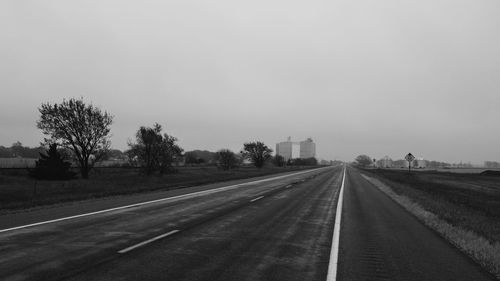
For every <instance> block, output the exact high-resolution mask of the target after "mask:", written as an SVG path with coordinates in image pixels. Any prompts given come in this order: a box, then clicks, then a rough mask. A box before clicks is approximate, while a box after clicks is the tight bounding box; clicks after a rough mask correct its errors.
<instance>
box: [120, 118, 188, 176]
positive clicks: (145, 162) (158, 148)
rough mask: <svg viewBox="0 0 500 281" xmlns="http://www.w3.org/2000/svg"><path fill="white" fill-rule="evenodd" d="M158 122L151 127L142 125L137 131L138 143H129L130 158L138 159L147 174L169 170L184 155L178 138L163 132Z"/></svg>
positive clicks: (128, 152)
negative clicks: (178, 143)
mask: <svg viewBox="0 0 500 281" xmlns="http://www.w3.org/2000/svg"><path fill="white" fill-rule="evenodd" d="M161 130H162V128H161V125H159V124H158V123H157V124H155V125H154V126H153V128H149V127H144V126H142V127H140V128H139V130H138V131H137V133H136V141H137V142H136V143H129V146H130V149H129V150H128V151H127V154H128V156H129V158H130V159H136V160H137V162H138V163H139V164H140V165H141V166H142V167H143V168H144V171H145V173H146V174H147V175H150V174H152V173H153V172H154V171H156V170H158V171H159V172H160V174H163V173H165V172H167V171H168V170H169V169H171V167H172V163H173V162H175V161H177V160H178V159H179V157H180V156H181V155H182V151H183V150H182V148H180V147H179V146H178V145H177V144H176V142H177V139H176V138H175V137H173V136H169V135H167V134H163V135H162V134H161Z"/></svg>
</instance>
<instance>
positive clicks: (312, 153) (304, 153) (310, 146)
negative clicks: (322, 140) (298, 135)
mask: <svg viewBox="0 0 500 281" xmlns="http://www.w3.org/2000/svg"><path fill="white" fill-rule="evenodd" d="M313 157H316V144H315V143H314V142H313V140H312V139H311V138H308V139H307V140H305V141H301V142H300V158H302V159H305V158H313Z"/></svg>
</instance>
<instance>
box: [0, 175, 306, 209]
mask: <svg viewBox="0 0 500 281" xmlns="http://www.w3.org/2000/svg"><path fill="white" fill-rule="evenodd" d="M309 168H311V167H309ZM301 169H306V168H304V167H302V168H299V167H294V168H279V167H267V168H262V169H257V168H252V167H244V168H237V169H233V170H229V171H223V170H220V169H218V168H216V167H210V166H207V167H180V168H179V171H178V172H177V173H174V174H166V175H163V176H159V175H152V176H145V175H143V174H142V173H141V172H140V170H138V169H130V168H95V169H94V170H92V171H91V174H90V179H88V180H84V179H75V180H68V181H46V180H38V181H35V180H34V179H32V178H30V177H29V176H28V171H27V170H26V169H0V210H2V209H3V210H6V209H21V208H29V207H33V206H40V205H49V204H56V203H61V202H66V201H75V200H85V199H91V198H98V197H105V196H114V195H123V194H133V193H139V192H148V191H154V190H170V189H176V188H182V187H187V186H194V185H201V184H208V183H214V182H222V181H228V180H235V179H244V178H250V177H257V176H264V175H270V174H276V173H280V172H288V171H293V170H301Z"/></svg>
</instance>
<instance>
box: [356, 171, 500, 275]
mask: <svg viewBox="0 0 500 281" xmlns="http://www.w3.org/2000/svg"><path fill="white" fill-rule="evenodd" d="M363 172H364V173H365V174H367V175H369V176H373V177H375V178H377V179H379V180H380V181H382V182H383V183H385V184H386V185H388V186H389V187H390V188H391V189H392V191H393V192H394V193H396V194H397V195H400V196H404V197H407V198H409V199H410V200H411V201H413V202H415V203H417V204H418V205H420V206H421V207H423V209H425V210H426V211H428V212H430V213H432V214H434V215H436V216H437V217H438V218H439V219H440V220H442V221H444V222H445V224H448V225H451V226H452V227H453V228H455V229H457V230H458V233H462V234H459V235H457V236H456V238H454V239H452V240H453V241H451V242H452V243H454V244H456V245H457V246H458V247H459V248H461V249H465V251H466V252H468V253H469V254H471V255H472V256H474V257H475V258H476V259H477V260H478V261H479V262H480V263H481V264H483V266H485V268H488V269H489V270H490V271H491V272H492V273H494V274H495V275H497V276H499V277H500V251H498V249H500V176H491V175H490V176H487V175H479V174H477V173H474V174H466V173H449V172H448V173H444V172H437V171H434V172H431V171H427V172H425V171H420V172H413V173H411V174H409V173H408V172H407V171H401V170H386V169H373V170H363ZM440 227H442V226H440V225H435V226H433V228H436V229H439V228H440ZM438 232H439V231H438ZM445 236H446V235H445ZM485 240H486V241H485ZM480 241H482V242H481V243H479V242H480Z"/></svg>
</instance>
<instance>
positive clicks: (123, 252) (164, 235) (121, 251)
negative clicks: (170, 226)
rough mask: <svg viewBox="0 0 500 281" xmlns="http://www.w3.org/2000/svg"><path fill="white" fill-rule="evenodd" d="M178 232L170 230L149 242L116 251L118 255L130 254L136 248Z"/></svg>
mask: <svg viewBox="0 0 500 281" xmlns="http://www.w3.org/2000/svg"><path fill="white" fill-rule="evenodd" d="M179 231H180V230H178V229H175V230H172V231H170V232H167V233H165V234H162V235H159V236H156V237H154V238H151V239H149V240H146V241H143V242H141V243H138V244H135V245H134V246H130V247H128V248H125V249H123V250H120V251H118V253H119V254H125V253H126V252H130V251H132V250H134V249H137V248H139V247H142V246H144V245H147V244H149V243H152V242H154V241H156V240H160V239H162V238H165V237H167V236H170V235H172V234H175V233H177V232H179Z"/></svg>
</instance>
